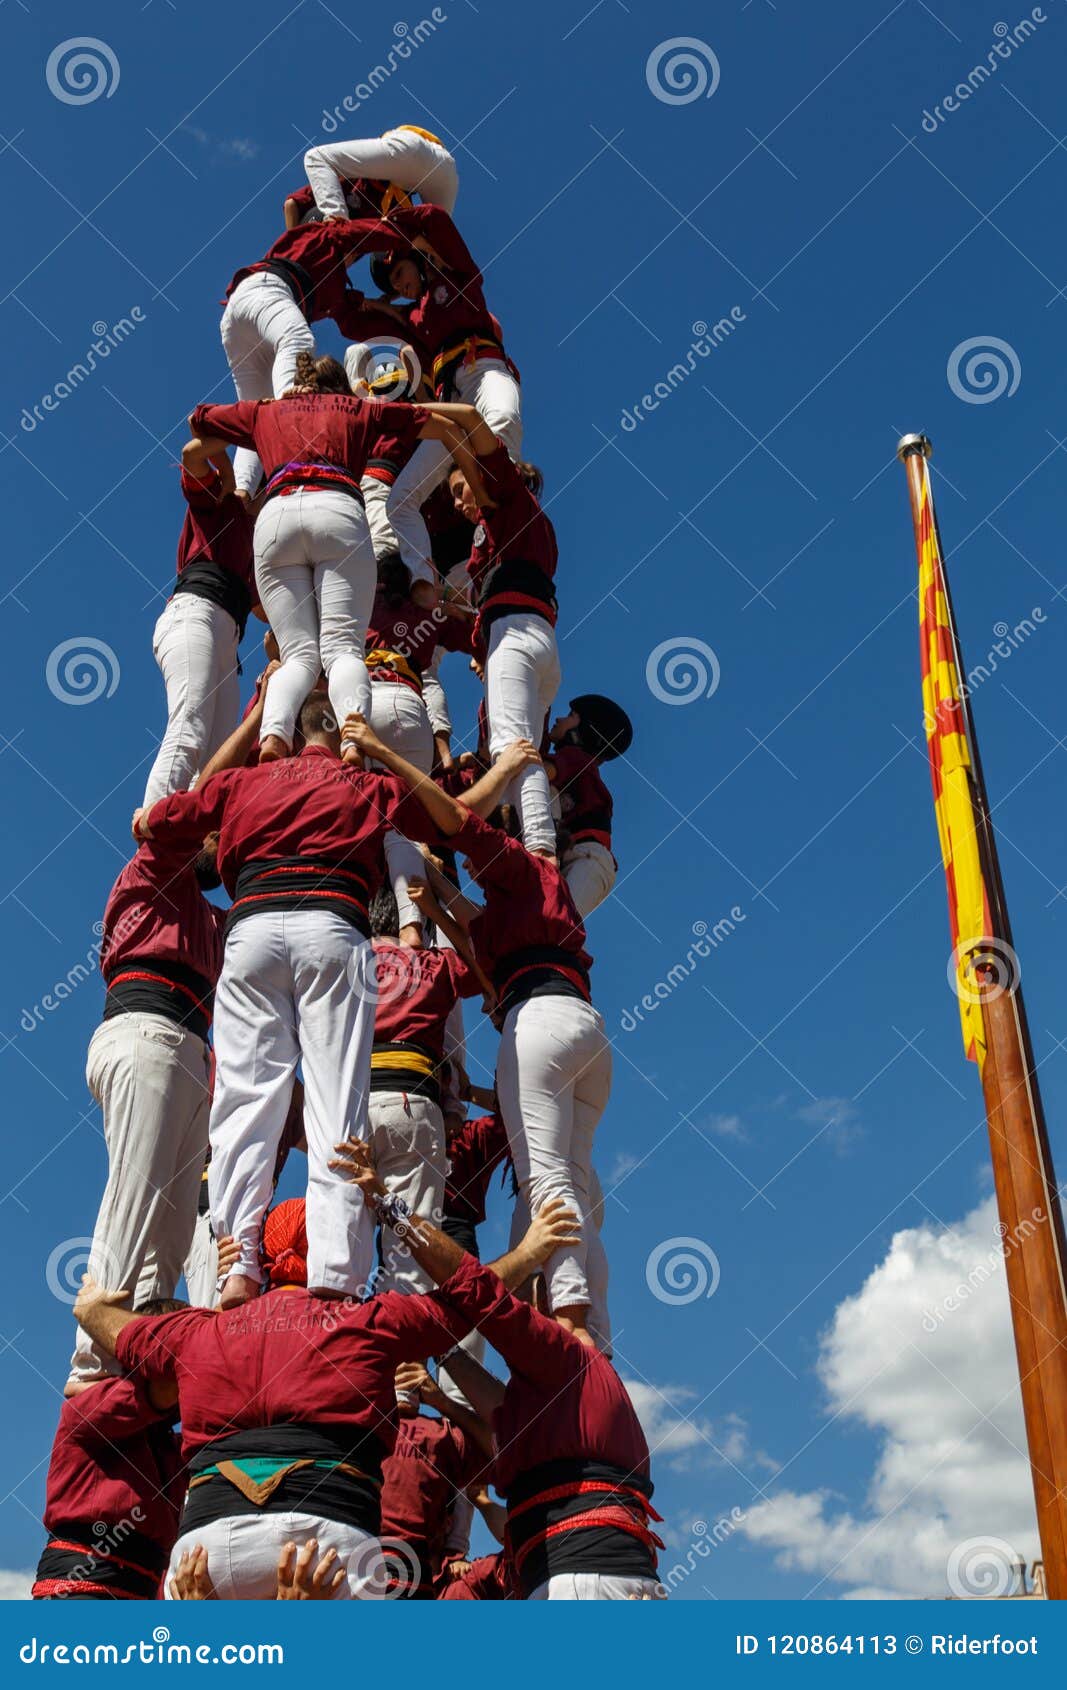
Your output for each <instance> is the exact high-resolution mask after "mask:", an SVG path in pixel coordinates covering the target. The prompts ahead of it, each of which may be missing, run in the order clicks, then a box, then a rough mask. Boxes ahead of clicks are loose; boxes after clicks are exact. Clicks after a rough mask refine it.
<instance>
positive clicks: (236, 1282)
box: [219, 1273, 259, 1309]
mask: <svg viewBox="0 0 1067 1690" xmlns="http://www.w3.org/2000/svg"><path fill="white" fill-rule="evenodd" d="M258 1296H259V1281H258V1279H249V1277H248V1275H247V1274H244V1273H231V1275H230V1277H229V1279H228V1280H227V1281H226V1283H225V1285H224V1286H223V1287H222V1296H221V1297H220V1298H219V1308H220V1309H239V1308H240V1307H241V1304H242V1303H250V1302H251V1301H252V1298H253V1297H258Z"/></svg>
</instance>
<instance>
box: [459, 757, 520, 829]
mask: <svg viewBox="0 0 1067 1690" xmlns="http://www.w3.org/2000/svg"><path fill="white" fill-rule="evenodd" d="M540 761H541V753H540V752H539V751H538V749H537V747H536V745H534V744H533V743H532V741H530V740H528V739H516V740H514V741H513V742H512V744H511V745H508V746H505V748H504V750H503V751H502V752H501V753H500V756H499V757H498V758H497V760H496V762H495V763H494V764H493V766H492V768H491V769H487V770H486V772H485V774H484V775H482V777H481V779H480V780H476V781H475V783H474V785H473V786H472V787H470V788H469V789H468V790H467V791H466V792H465V793H464V795H463V797H462V798H461V799H459V800H458V802H459V803H461V804H462V805H463V808H464V809H465V810H473V811H474V814H475V815H476V816H481V818H482V820H483V821H484V820H485V818H486V817H487V816H490V815H492V813H493V811H494V810H495V809H496V807H497V805H498V804H499V803H500V800H501V799H502V798H503V796H504V793H505V792H506V791H507V789H508V787H509V786H510V785H511V783H512V781H513V780H514V779H515V776H516V775H517V774H520V773H521V772H522V770H523V769H526V768H529V767H530V765H531V764H533V763H539V762H540Z"/></svg>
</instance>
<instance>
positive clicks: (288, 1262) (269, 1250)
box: [263, 1197, 308, 1285]
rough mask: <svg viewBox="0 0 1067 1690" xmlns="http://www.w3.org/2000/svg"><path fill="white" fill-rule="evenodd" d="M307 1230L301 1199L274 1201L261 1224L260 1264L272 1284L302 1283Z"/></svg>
mask: <svg viewBox="0 0 1067 1690" xmlns="http://www.w3.org/2000/svg"><path fill="white" fill-rule="evenodd" d="M307 1255H308V1232H307V1221H306V1218H305V1215H304V1199H303V1198H302V1197H287V1198H286V1200H285V1202H284V1203H276V1204H275V1205H274V1208H273V1209H271V1210H270V1211H269V1212H268V1214H267V1218H266V1221H265V1222H264V1225H263V1265H264V1267H265V1268H266V1269H267V1272H268V1274H269V1275H270V1282H271V1284H272V1285H306V1284H307V1282H308V1263H307Z"/></svg>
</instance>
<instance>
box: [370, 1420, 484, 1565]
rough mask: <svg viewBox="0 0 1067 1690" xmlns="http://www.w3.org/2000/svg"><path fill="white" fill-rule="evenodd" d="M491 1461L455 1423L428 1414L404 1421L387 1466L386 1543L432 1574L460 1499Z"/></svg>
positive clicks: (384, 1501)
mask: <svg viewBox="0 0 1067 1690" xmlns="http://www.w3.org/2000/svg"><path fill="white" fill-rule="evenodd" d="M485 1465H486V1457H485V1455H484V1453H483V1452H482V1450H480V1449H479V1448H478V1446H477V1444H476V1443H475V1442H474V1440H473V1438H470V1437H468V1436H467V1434H466V1432H464V1431H463V1430H462V1429H461V1428H460V1427H459V1426H455V1425H453V1423H452V1421H451V1420H440V1419H437V1418H433V1417H431V1416H430V1415H428V1414H418V1415H416V1416H415V1417H414V1419H406V1420H401V1421H400V1423H399V1425H398V1426H397V1432H396V1444H395V1446H394V1448H393V1452H392V1454H391V1455H390V1456H388V1457H387V1458H386V1460H385V1461H384V1462H383V1464H382V1533H381V1535H382V1537H383V1538H385V1539H389V1538H392V1539H399V1541H400V1542H401V1543H407V1544H410V1545H411V1547H412V1548H413V1549H414V1550H415V1551H416V1552H417V1554H418V1556H419V1559H420V1561H421V1562H422V1564H423V1568H424V1571H425V1572H426V1573H427V1574H432V1572H433V1571H436V1568H437V1566H438V1564H439V1562H440V1559H441V1556H442V1555H443V1553H444V1548H445V1539H446V1537H447V1535H448V1527H449V1522H450V1520H451V1516H452V1509H453V1507H454V1505H455V1502H456V1498H457V1496H458V1495H459V1494H460V1493H461V1492H463V1491H465V1490H466V1488H467V1486H468V1485H471V1484H473V1483H474V1481H475V1479H477V1477H478V1475H479V1474H480V1473H481V1471H482V1469H483V1468H484V1467H485Z"/></svg>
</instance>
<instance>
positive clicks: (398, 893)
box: [367, 681, 433, 927]
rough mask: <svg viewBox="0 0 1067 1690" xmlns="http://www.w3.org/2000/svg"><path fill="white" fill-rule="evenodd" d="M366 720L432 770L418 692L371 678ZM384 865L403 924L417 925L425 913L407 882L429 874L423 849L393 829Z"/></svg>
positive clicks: (430, 734)
mask: <svg viewBox="0 0 1067 1690" xmlns="http://www.w3.org/2000/svg"><path fill="white" fill-rule="evenodd" d="M367 720H368V721H369V722H370V725H371V727H372V728H373V729H374V731H375V733H376V734H377V735H378V737H379V739H381V740H383V741H384V743H385V744H386V745H388V746H389V747H390V749H391V750H393V751H396V752H398V753H399V754H400V756H401V757H404V758H406V759H407V761H408V762H409V763H414V765H415V767H416V768H417V769H420V770H421V771H422V773H423V774H424V775H428V774H429V772H430V769H431V767H432V766H433V729H432V728H431V727H430V718H429V716H428V715H427V714H426V706H425V704H424V703H423V702H422V699H421V698H420V697H419V695H418V693H417V692H414V691H413V690H412V688H411V687H408V686H404V685H402V684H400V683H398V682H395V681H372V682H371V688H370V708H369V709H368V711H367ZM385 866H386V868H387V869H388V871H389V883H390V885H391V886H392V888H393V894H394V896H395V898H396V903H397V909H398V910H399V912H400V925H401V927H408V926H415V925H416V924H417V923H419V922H421V920H422V917H421V916H420V914H419V912H418V910H417V909H416V907H415V905H414V904H413V903H412V901H411V899H410V898H409V897H408V884H409V882H410V881H412V880H424V879H425V878H426V862H425V859H424V857H423V855H422V852H421V851H420V850H419V848H418V846H417V845H413V844H412V843H411V841H410V839H405V838H404V836H403V834H402V833H397V832H396V831H395V829H393V830H390V832H389V833H387V834H386V836H385Z"/></svg>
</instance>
